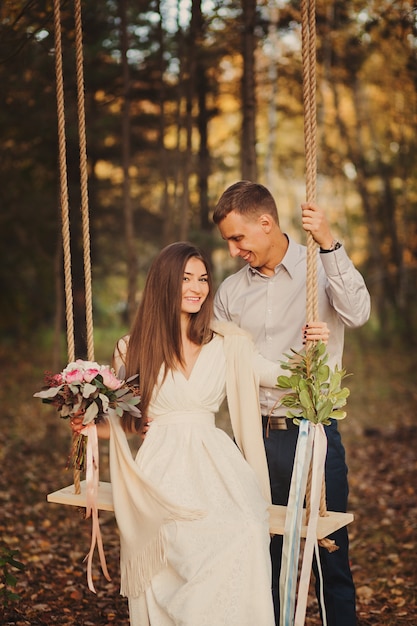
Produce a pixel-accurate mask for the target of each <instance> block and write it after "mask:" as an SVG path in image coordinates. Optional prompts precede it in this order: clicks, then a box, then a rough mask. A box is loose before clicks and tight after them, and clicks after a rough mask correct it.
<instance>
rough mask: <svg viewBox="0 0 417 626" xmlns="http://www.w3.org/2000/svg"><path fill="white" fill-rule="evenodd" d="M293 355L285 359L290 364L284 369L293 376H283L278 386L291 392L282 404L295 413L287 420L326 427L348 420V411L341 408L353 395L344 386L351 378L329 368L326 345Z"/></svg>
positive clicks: (284, 366)
mask: <svg viewBox="0 0 417 626" xmlns="http://www.w3.org/2000/svg"><path fill="white" fill-rule="evenodd" d="M291 352H292V354H285V355H284V356H285V357H286V358H287V361H285V362H283V363H282V369H284V370H288V371H289V372H290V374H289V375H288V376H286V375H281V376H279V377H278V379H277V385H276V386H277V387H278V389H283V390H285V391H286V392H287V393H285V394H284V395H283V396H282V398H281V400H280V403H281V405H283V406H286V407H288V408H289V409H291V410H289V411H287V413H286V416H287V417H288V418H290V419H293V420H294V422H295V423H296V424H299V423H300V421H301V418H304V419H307V420H309V421H311V422H313V423H314V424H325V425H328V424H330V420H331V419H337V420H341V419H344V418H345V417H346V411H342V410H341V408H342V407H343V406H345V405H346V401H347V398H348V396H349V394H350V391H349V389H348V388H347V387H343V388H342V387H341V383H342V380H343V378H345V377H346V376H348V374H346V371H345V370H344V369H339V368H338V367H337V365H336V367H335V369H334V371H332V370H331V368H330V367H329V366H328V365H327V361H328V358H329V357H328V354H327V351H326V345H325V344H324V343H323V342H322V341H319V342H317V343H314V344H312V345H310V346H308V347H307V349H306V350H305V351H304V352H296V351H295V350H291Z"/></svg>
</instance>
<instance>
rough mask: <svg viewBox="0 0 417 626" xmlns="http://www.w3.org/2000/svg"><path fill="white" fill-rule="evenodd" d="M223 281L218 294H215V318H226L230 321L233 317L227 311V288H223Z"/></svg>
mask: <svg viewBox="0 0 417 626" xmlns="http://www.w3.org/2000/svg"><path fill="white" fill-rule="evenodd" d="M222 287H223V283H222V284H221V285H220V287H219V288H218V290H217V292H216V295H215V296H214V305H213V308H214V319H216V320H225V321H228V322H230V321H231V317H230V315H229V314H228V313H227V306H226V304H225V302H224V298H225V297H226V290H225V289H223V288H222Z"/></svg>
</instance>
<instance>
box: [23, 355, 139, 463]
mask: <svg viewBox="0 0 417 626" xmlns="http://www.w3.org/2000/svg"><path fill="white" fill-rule="evenodd" d="M136 378H137V377H136V376H134V377H132V378H129V379H128V380H126V381H124V380H120V379H119V378H118V377H117V376H116V374H115V372H114V370H113V369H112V368H111V367H110V366H108V365H99V364H98V363H95V362H94V361H82V360H81V359H77V360H76V361H74V362H72V363H69V364H68V365H67V367H66V368H65V369H64V370H63V371H62V372H61V373H60V374H51V373H49V372H47V373H46V374H45V379H44V387H43V389H42V390H41V391H38V392H37V393H35V394H34V397H35V398H41V399H42V402H44V403H46V404H52V405H53V406H55V407H56V408H57V410H58V413H59V415H60V417H62V418H64V419H66V418H72V417H82V418H83V424H84V425H85V426H87V425H88V424H90V423H91V422H94V423H97V422H99V421H100V420H101V419H102V418H103V416H104V415H106V413H108V411H109V409H110V408H111V409H114V410H115V411H116V413H117V414H118V415H119V416H122V415H123V413H124V412H125V411H126V412H128V413H130V414H132V415H134V416H135V417H137V418H138V419H139V418H140V417H141V412H140V410H139V409H138V407H137V405H138V404H139V402H140V396H139V386H138V385H137V384H135V382H134V381H135V379H136ZM84 440H85V437H84V436H83V435H81V436H79V437H78V441H76V443H75V448H73V450H72V453H71V459H70V461H71V463H70V465H71V466H72V467H74V468H75V469H84V456H85V455H84V452H85V446H84Z"/></svg>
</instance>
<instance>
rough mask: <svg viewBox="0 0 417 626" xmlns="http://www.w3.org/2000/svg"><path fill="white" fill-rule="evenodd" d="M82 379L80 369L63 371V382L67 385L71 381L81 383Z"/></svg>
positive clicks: (71, 382)
mask: <svg viewBox="0 0 417 626" xmlns="http://www.w3.org/2000/svg"><path fill="white" fill-rule="evenodd" d="M83 380H84V378H83V372H82V370H71V371H70V372H66V373H65V382H67V383H68V384H69V385H71V384H73V383H82V382H83Z"/></svg>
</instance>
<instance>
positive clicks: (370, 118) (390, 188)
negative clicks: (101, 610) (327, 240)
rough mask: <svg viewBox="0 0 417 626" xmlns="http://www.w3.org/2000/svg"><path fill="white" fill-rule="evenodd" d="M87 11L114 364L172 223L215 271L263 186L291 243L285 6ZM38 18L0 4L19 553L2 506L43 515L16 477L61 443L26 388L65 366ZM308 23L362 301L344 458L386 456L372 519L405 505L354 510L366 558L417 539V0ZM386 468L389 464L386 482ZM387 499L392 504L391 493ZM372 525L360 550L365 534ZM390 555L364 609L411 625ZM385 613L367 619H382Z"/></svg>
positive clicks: (3, 232) (298, 121) (296, 126)
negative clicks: (225, 211) (232, 224)
mask: <svg viewBox="0 0 417 626" xmlns="http://www.w3.org/2000/svg"><path fill="white" fill-rule="evenodd" d="M82 11H83V14H82V19H83V51H84V87H85V115H86V130H87V157H88V179H89V180H88V196H89V217H90V235H91V256H92V273H93V311H94V327H95V344H96V357H97V359H98V360H102V361H103V362H109V360H110V357H111V352H112V349H113V345H114V342H115V340H116V339H117V337H119V336H120V335H121V334H123V333H124V332H126V330H127V329H128V327H129V322H130V320H131V319H132V315H133V313H134V311H135V308H136V306H137V303H138V301H139V298H140V292H141V288H142V286H143V283H144V278H145V276H146V271H147V269H148V267H149V264H150V262H151V261H152V259H153V257H154V256H155V254H156V253H157V252H158V251H159V250H160V248H161V247H162V246H163V245H165V244H168V243H170V242H172V241H176V240H185V239H187V240H191V241H193V242H194V243H196V244H198V245H200V246H201V247H202V248H204V249H205V251H206V252H207V253H208V254H209V255H210V257H211V260H212V264H213V269H214V275H215V280H216V285H217V284H219V282H220V281H221V280H222V279H223V278H224V277H225V276H226V275H228V274H229V273H231V272H233V271H235V269H237V265H236V262H235V261H232V260H231V259H230V258H229V255H228V252H227V249H226V247H225V245H224V242H222V240H221V239H220V238H219V235H218V233H217V231H216V228H215V227H214V226H213V224H212V221H211V213H212V210H213V207H214V205H215V203H216V200H217V199H218V197H219V196H220V194H221V193H222V191H223V190H224V189H225V188H226V186H228V185H229V184H231V183H233V182H234V181H236V180H239V179H242V178H244V179H250V180H256V181H258V182H261V183H263V184H265V185H266V186H267V187H268V188H269V189H270V190H271V191H272V193H273V195H274V197H275V199H276V201H277V205H278V209H279V214H280V221H281V227H282V229H283V230H284V231H285V232H288V233H289V234H290V235H292V236H293V237H294V238H296V239H297V240H298V241H301V242H304V239H305V238H304V232H303V231H302V229H301V225H300V204H301V202H302V201H303V200H304V198H305V157H304V139H303V114H304V112H303V90H302V63H301V27H300V24H301V17H300V2H291V1H285V0H276V1H272V0H271V1H269V2H267V1H265V2H253V1H252V0H242V1H235V0H231V1H228V0H225V1H222V2H218V1H216V0H208V1H205V2H202V1H201V0H191V1H189V2H188V1H185V0H184V1H180V0H178V1H176V0H155V1H144V0H137V1H135V2H129V1H128V0H118V1H117V0H85V1H83V2H82ZM53 21H54V20H53V3H52V0H44V1H42V0H38V1H35V0H27V1H20V2H18V1H13V0H5V1H3V2H2V3H1V5H0V80H1V83H0V84H1V89H0V103H1V104H0V135H1V142H0V163H1V167H0V224H1V228H0V250H1V253H0V254H1V259H2V262H1V263H0V289H1V309H0V340H1V348H0V367H1V372H2V379H3V383H2V386H1V389H0V399H1V402H2V407H3V410H2V413H1V416H0V423H1V435H0V436H1V445H2V452H1V454H0V458H1V459H2V463H3V465H4V467H6V466H7V468H8V472H6V470H4V471H3V480H4V483H3V484H2V491H1V494H2V498H3V500H4V503H5V505H4V508H3V513H4V518H3V520H1V526H0V530H1V537H2V539H1V544H2V545H6V546H8V547H10V548H16V547H17V548H19V549H20V550H21V551H22V560H23V561H26V564H27V565H29V563H31V564H32V566H33V558H34V557H33V552H34V550H33V545H32V547H31V548H30V546H29V544H28V543H27V542H26V540H25V539H24V536H25V535H24V532H23V531H22V533H19V532H17V531H16V520H15V516H16V511H15V509H14V508H13V506H14V507H16V506H17V504H16V503H19V502H21V505H22V510H21V511H20V509H19V511H20V513H19V515H20V518H19V519H20V521H21V523H23V522H22V519H23V520H25V516H28V518H29V519H30V518H31V517H32V518H33V517H34V516H35V517H36V515H37V513H36V514H35V513H33V511H34V510H38V509H36V507H35V509H33V508H32V509H31V510H32V512H30V511H28V510H26V509H24V505H25V503H26V504H27V503H28V502H31V503H32V504H31V506H32V507H33V501H34V500H36V502H37V503H38V504H37V505H39V515H41V511H43V513H42V515H45V512H44V508H42V507H44V504H41V503H40V501H42V498H43V500H44V493H40V494H39V489H38V490H36V489H35V488H34V487H32V486H31V484H32V483H31V480H32V479H31V476H32V475H33V473H35V474H36V475H37V476H38V475H39V472H41V473H42V472H44V474H45V475H46V476H47V477H48V478H49V477H54V480H55V484H46V485H45V484H43V483H42V484H43V486H44V487H45V489H49V490H54V489H55V488H57V485H56V481H57V480H58V479H57V478H56V474H55V473H54V472H55V470H53V471H52V469H51V467H50V461H48V459H47V456H45V449H49V450H51V449H52V448H53V449H54V451H60V452H62V449H64V448H65V446H66V444H67V443H68V442H67V439H68V433H67V430H66V429H65V428H64V427H62V428H61V426H62V425H61V423H59V424H57V423H56V422H57V420H56V417H54V416H53V414H52V413H48V412H47V410H46V409H45V407H42V406H40V405H38V404H37V402H35V400H33V399H32V395H33V393H34V391H37V390H38V389H39V388H40V385H41V384H42V378H43V372H44V371H45V370H50V371H59V370H60V369H62V367H63V366H64V365H65V364H66V358H67V357H66V341H65V302H64V286H63V271H62V265H63V259H62V241H61V208H60V186H59V167H58V133H57V105H56V89H55V55H54V28H53ZM61 26H62V43H63V68H64V88H65V126H66V142H67V145H66V148H67V167H68V194H69V204H70V222H71V252H72V278H73V296H74V319H75V341H76V354H77V356H79V357H83V356H85V351H86V333H85V293H84V276H83V251H82V236H81V214H80V209H79V207H80V174H79V139H78V121H77V93H76V74H75V56H74V38H75V34H74V18H73V3H72V2H70V1H69V0H68V1H67V0H63V1H62V2H61ZM316 28H317V123H318V129H317V138H318V179H317V182H318V187H317V199H318V202H319V204H321V205H322V206H323V207H324V208H325V209H326V211H327V214H328V218H329V220H330V222H331V224H332V229H333V231H334V233H335V234H336V235H337V236H338V237H339V238H340V239H341V240H342V241H343V243H344V245H345V246H346V248H347V250H348V253H349V254H350V256H351V258H352V259H353V261H354V262H355V264H356V265H357V267H358V268H359V269H360V271H361V272H362V273H363V275H364V277H365V280H366V282H367V285H368V288H369V290H370V292H371V296H372V316H371V319H370V321H369V322H368V324H367V325H366V326H365V327H364V328H362V329H359V330H356V331H349V332H348V333H347V339H346V362H345V365H346V367H347V368H348V370H349V371H351V372H353V374H354V376H353V377H352V378H351V379H349V386H350V388H351V392H352V394H351V399H350V401H349V406H348V408H349V416H348V419H347V420H346V422H344V423H342V424H341V428H342V430H343V433H344V437H345V442H346V445H347V449H348V453H349V454H348V456H349V455H350V457H351V458H352V459H353V462H354V470H355V469H356V471H357V472H358V474H357V475H358V476H359V475H360V476H361V478H363V480H364V481H367V480H369V477H370V476H372V479H373V481H374V483H375V484H378V485H380V483H379V482H378V480H377V479H376V477H375V472H374V471H372V470H371V468H370V467H369V466H367V465H366V461H367V458H368V457H367V454H368V452H369V459H371V458H373V459H374V462H375V463H376V460H377V459H379V454H380V453H381V454H382V455H387V456H389V458H391V460H392V457H393V456H394V458H395V460H394V465H395V472H394V470H393V465H392V463H391V470H390V472H391V473H390V474H389V477H388V479H387V483H386V484H387V485H390V486H391V487H392V481H394V483H395V484H397V481H398V480H401V481H402V484H401V489H400V491H399V493H398V494H397V495H396V491H395V489H394V487H392V490H391V492H390V493H388V494H387V495H385V496H382V495H381V493H380V492H378V493H374V492H371V493H372V494H373V496H372V497H375V498H376V501H378V502H379V503H380V506H379V505H378V506H379V509H378V511H379V514H380V515H381V516H382V517H384V515H385V513H386V511H387V510H394V511H397V512H398V510H397V509H398V507H399V508H400V509H401V516H400V517H399V518H397V516H396V514H395V515H394V517H395V523H397V524H398V527H396V528H395V530H394V528H391V534H390V533H389V532H388V529H387V528H386V527H387V526H390V525H391V524H394V520H393V519H391V518H389V520H390V523H389V524H388V523H386V524H385V527H384V529H383V530H384V532H383V533H382V534H380V525H379V522H377V521H375V524H374V526H372V524H371V526H370V527H371V528H375V533H379V534H378V540H377V541H378V542H379V543H378V545H379V546H380V550H381V554H383V553H384V552H385V553H386V552H387V549H388V548H387V545H388V544H389V545H390V549H389V554H390V555H392V549H391V548H392V543H394V535H395V536H398V534H401V533H402V534H403V533H404V529H406V530H407V532H408V533H409V534H410V536H413V541H415V538H414V534H415V529H416V527H417V509H416V504H415V484H416V469H417V462H416V456H411V457H410V454H411V452H410V449H409V446H410V442H412V441H413V437H415V435H414V429H413V423H414V415H415V408H414V407H415V401H416V399H417V392H416V386H415V371H416V366H417V359H416V356H415V352H414V350H415V349H416V344H417V289H416V287H417V280H416V274H417V220H416V217H417V149H416V148H417V145H416V144H417V10H416V7H415V3H413V2H406V1H395V0H390V1H389V0H379V1H372V2H369V1H366V2H365V1H362V0H343V1H342V0H333V1H331V0H318V1H317V4H316ZM29 433H30V437H29V441H28V434H29ZM404 433H407V435H406V436H405V435H404ZM370 436H377V437H381V439H380V440H379V439H377V441H381V445H380V446H379V444H378V443H375V441H374V442H373V443H372V445H369V440H368V439H367V437H370ZM390 438H391V439H390ZM393 441H394V442H395V445H400V444H399V442H403V445H404V449H403V448H402V447H400V448H399V449H398V450H397V451H396V452H395V450H394V448H395V445H394V444H393V443H392V442H393ZM390 442H391V443H390ZM414 443H415V442H414ZM25 446H26V447H25ZM415 447H416V446H414V448H415ZM22 450H26V451H30V452H31V458H32V465H31V466H30V469H27V468H26V469H25V467H26V466H25V463H26V456H25V460H24V461H22V474H21V475H20V479H21V480H22V481H23V482H22V484H20V483H19V485H20V487H19V488H20V489H21V490H23V492H25V490H26V492H25V493H26V495H25V496H24V497H23V500H22V501H21V500H20V498H22V495H18V493H17V492H16V489H17V487H16V485H15V483H14V479H17V477H16V476H15V477H14V479H13V478H11V476H10V472H12V470H13V469H14V470H15V469H16V467H15V460H16V459H20V455H21V454H22ZM360 450H361V451H362V452H360ZM372 450H373V453H372ZM367 451H368V452H367ZM372 454H373V455H374V456H373V457H372ZM355 455H356V457H355ZM355 458H356V461H357V464H356V466H355ZM379 460H380V459H379ZM54 463H56V459H55V461H54ZM33 464H36V466H37V469H36V470H35V469H34V465H33ZM39 464H40V467H39ZM364 467H365V468H367V471H364V472H363V474H362V471H363V468H364ZM386 471H388V470H386V468H385V466H384V468H383V469H382V470H381V472H382V473H383V474H384V477H386V474H385V472H386ZM398 472H399V474H398ZM27 474H29V477H28V475H27ZM398 476H400V477H401V478H400V479H399V477H398ZM381 478H382V477H381ZM45 480H47V479H45ZM390 481H391V482H390ZM52 482H54V481H52ZM351 482H352V479H351ZM353 483H354V485H353V488H354V489H355V485H356V491H354V493H353V501H354V502H355V501H356V503H357V505H358V506H363V505H364V503H363V501H361V497H360V495H361V493H362V491H361V489H363V490H364V492H366V490H365V488H364V487H363V486H359V483H358V481H357V480H356V482H355V479H353ZM28 485H29V488H28ZM368 487H369V488H371V487H370V485H368ZM381 489H382V490H384V487H381ZM41 491H42V490H41ZM32 492H33V493H32ZM35 492H37V499H36V496H35ZM28 493H29V495H28ZM366 493H367V494H368V492H366ZM30 494H32V495H30ZM407 494H408V495H407ZM368 495H369V494H368ZM368 495H367V496H366V497H365V499H367V497H368ZM31 498H32V500H31ZM39 498H40V501H39ZM390 498H393V499H394V500H395V498H398V502H400V501H401V502H402V504H401V505H400V504H398V507H397V506H396V505H393V504H392V503H390ZM401 498H402V499H401ZM404 502H406V505H404ZM7 503H9V505H10V519H9V514H8V513H7V511H8V509H7V506H6V505H7ZM13 503H14V505H13ZM367 504H368V506H369V502H368V503H367ZM12 505H13V506H12ZM404 506H406V508H405V509H404ZM50 508H51V507H50ZM377 508H378V507H377ZM23 509H24V510H23ZM49 511H50V509H48V514H49ZM382 511H383V512H382ZM374 513H375V511H373V514H374ZM60 515H61V516H62V515H63V514H62V513H61V514H60ZM388 517H389V516H388ZM385 519H386V515H385ZM405 520H407V521H405ZM27 521H28V520H26V522H27ZM26 522H25V523H26ZM24 527H25V528H26V526H24ZM362 530H363V529H362ZM362 530H361V528H360V527H359V528H358V529H357V531H356V533H357V537H358V541H357V544H355V543H354V547H355V545H356V546H357V547H356V550H357V551H356V553H355V552H354V556H356V557H357V558H358V559H359V561H360V552H359V546H360V543H361V542H360V540H359V538H360V536H361V533H362ZM354 532H355V531H354ZM375 533H374V532H373V531H372V533H371V534H370V536H369V538H368V539H369V544H368V548H369V546H370V545H371V544H372V545H373V546H375V541H376V539H375ZM365 536H366V533H365ZM362 537H363V534H362ZM410 541H411V540H409V537H408V539H407V540H406V541H404V542H403V543H405V545H407V546H408V547H407V548H406V550H408V551H410V550H411V549H412V548H410V545H415V544H411V543H410ZM407 554H409V552H407ZM402 559H403V557H401V558H400V563H401V561H402ZM394 561H395V559H394ZM394 561H393V560H392V559H391V561H390V564H391V565H392V566H393V567H394V566H395V567H397V570H396V574H395V576H394V574H393V578H392V580H397V581H400V582H399V583H398V584H393V585H391V587H389V585H388V583H387V586H385V584H383V583H381V582H380V580H381V579H380V578H378V576H377V574H376V572H375V567H374V566H373V570H374V571H373V574H374V576H375V577H376V579H377V580H379V583H378V585H375V584H374V583H372V582H369V581H370V580H371V579H372V575H371V572H370V571H368V570H366V558H365V556H364V557H363V568H365V570H364V571H366V575H365V578H366V584H365V582H364V581H362V582H364V584H363V585H362V587H364V588H366V591H365V592H364V595H363V597H362V600H363V603H362V610H363V612H364V614H365V613H366V611H368V613H369V610H374V611H380V614H381V615H382V614H384V615H387V616H388V617H387V620H389V619H391V618H390V617H389V615H391V616H392V619H393V620H394V621H393V622H392V623H395V624H400V623H410V624H411V623H415V622H416V619H417V617H416V616H417V613H416V612H414V613H413V611H415V601H416V581H415V573H408V574H406V573H405V571H404V568H401V567H400V565H398V560H397V561H395V562H394ZM49 565H50V564H49ZM378 566H379V567H380V569H381V571H383V570H386V567H387V564H386V562H380V561H378ZM67 567H69V564H68V562H67ZM81 568H82V566H81ZM28 571H29V570H28ZM414 572H415V568H414ZM36 574H37V576H39V572H36ZM27 576H28V578H29V580H30V582H28V581H27V580H26V583H24V582H22V587H23V589H25V588H26V591H25V590H24V591H23V596H24V598H26V600H28V598H29V597H30V591H29V588H30V587H31V583H33V581H34V579H35V574H33V579H31V575H30V574H27ZM23 580H24V578H23ZM372 580H375V578H374V579H372ZM401 580H402V581H403V582H402V583H401ZM404 581H405V582H404ZM368 583H369V584H368ZM25 585H26V586H25ZM376 586H377V587H378V592H381V589H383V590H384V593H385V591H386V589H387V588H389V591H387V596H384V598H385V597H388V601H387V602H385V604H383V603H382V604H381V595H379V596H378V592H377V590H376ZM392 589H394V591H392ZM369 590H371V591H369ZM34 593H35V592H34V591H33V587H32V595H33V594H34ZM71 593H72V592H71ZM25 594H26V595H25ZM375 598H378V606H377V607H376V606H375V604H374V605H373V604H372V603H373V602H375V601H376V600H375ZM32 600H33V598H32ZM402 600H404V603H402ZM51 602H52V600H51ZM32 604H33V602H32ZM40 604H42V603H40ZM365 605H366V607H368V608H367V609H366V610H365ZM382 605H383V606H385V608H383V606H382ZM404 605H405V606H407V605H408V606H411V607H414V608H412V609H408V610H406V609H405V608H404ZM28 606H29V605H28ZM369 607H371V608H369ZM386 607H388V608H386ZM25 610H26V612H27V611H28V610H29V609H28V608H27V607H26V609H25ZM16 611H17V613H16V615H17V614H18V613H19V610H18V609H16ZM399 611H400V613H401V611H402V614H400V613H399ZM20 613H21V614H23V613H24V611H21V612H20ZM55 613H56V612H55ZM401 615H403V617H401ZM410 616H411V617H410ZM409 618H410V619H411V621H410V622H409V621H407V620H408V619H409ZM30 619H31V621H29V622H28V623H32V624H35V623H42V624H43V623H63V624H65V623H72V622H69V621H62V622H59V621H53V618H52V617H50V618H49V619H50V621H48V620H47V618H46V617H45V614H44V615H43V618H42V619H44V620H46V621H39V622H36V621H34V620H35V618H34V617H33V615H32V617H31V618H30ZM36 619H39V620H40V619H41V617H40V613H39V615H38V614H37V617H36ZM55 619H56V620H58V619H59V618H58V617H57V616H55ZM65 619H67V620H68V619H69V617H68V616H67V617H66V618H65ZM106 619H107V621H109V620H110V621H111V619H110V618H109V617H108V616H107V618H106ZM364 619H365V617H364ZM384 619H385V617H380V618H375V619H374V621H370V622H369V623H372V624H385V623H387V624H388V623H391V622H390V621H384ZM401 619H403V620H405V621H404V622H401ZM378 620H379V621H378ZM8 623H18V620H17V618H16V622H13V621H10V622H8ZM23 623H25V622H23ZM74 623H77V624H81V623H82V622H81V621H78V622H77V621H76V622H74ZM104 623H107V622H106V621H103V624H104ZM119 623H121V622H120V621H119ZM312 623H313V622H312ZM364 623H365V622H364Z"/></svg>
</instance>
